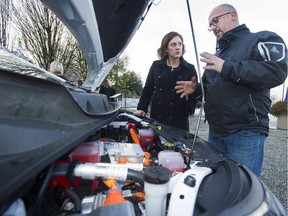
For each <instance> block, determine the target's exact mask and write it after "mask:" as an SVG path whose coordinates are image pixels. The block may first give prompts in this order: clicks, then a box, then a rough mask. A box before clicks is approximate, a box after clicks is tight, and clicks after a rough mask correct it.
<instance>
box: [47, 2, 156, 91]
mask: <svg viewBox="0 0 288 216" xmlns="http://www.w3.org/2000/svg"><path fill="white" fill-rule="evenodd" d="M41 1H42V2H43V3H44V4H45V5H47V6H48V7H49V8H50V9H51V10H52V11H53V12H54V13H55V14H56V15H57V17H58V18H59V19H60V20H61V21H62V22H63V23H64V24H65V25H66V27H68V29H69V30H70V31H71V33H72V34H73V35H74V37H75V38H76V39H77V41H78V42H79V45H80V47H81V49H82V50H83V52H84V55H85V58H86V60H87V64H88V69H89V73H88V75H87V78H86V80H85V82H84V84H83V87H84V88H86V89H91V90H92V91H93V90H95V89H96V87H98V86H99V85H100V84H101V82H102V81H103V80H104V78H105V77H106V75H107V74H108V72H109V70H110V69H111V68H112V67H113V65H114V63H115V62H116V61H117V58H118V57H119V56H120V54H121V53H122V52H123V50H124V48H125V47H126V46H127V45H128V43H129V41H130V40H131V38H132V36H133V35H134V33H135V31H136V30H137V29H138V27H139V26H140V24H141V22H142V20H143V19H142V17H143V15H144V13H145V12H146V10H147V8H148V6H149V3H150V2H151V1H150V0H109V1H103V0H82V1H79V0H61V1H58V0H41Z"/></svg>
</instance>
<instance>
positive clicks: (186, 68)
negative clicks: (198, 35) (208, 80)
mask: <svg viewBox="0 0 288 216" xmlns="http://www.w3.org/2000/svg"><path fill="white" fill-rule="evenodd" d="M193 76H195V77H196V78H197V73H196V70H195V68H194V66H193V65H192V64H189V63H188V62H187V61H185V60H184V58H183V57H181V59H180V65H179V67H178V68H175V69H172V68H171V67H169V66H167V64H166V59H163V60H157V61H154V62H153V64H152V66H151V67H150V70H149V73H148V76H147V79H146V83H145V86H144V88H143V91H142V95H141V98H140V100H139V104H138V107H137V109H138V110H143V111H145V112H146V113H147V111H148V106H149V105H150V104H151V118H153V119H155V120H157V121H159V122H161V123H166V124H168V125H170V126H174V127H177V128H181V129H184V130H186V131H189V124H188V115H189V112H190V111H191V110H192V111H193V110H194V109H193V108H195V103H193V100H195V98H196V96H198V95H199V94H200V93H201V92H199V91H201V90H200V88H198V89H199V91H198V90H197V92H195V93H194V94H193V95H191V96H189V100H188V101H186V99H185V98H180V94H177V93H176V91H175V86H176V82H177V81H180V80H185V81H187V80H191V78H192V77H193Z"/></svg>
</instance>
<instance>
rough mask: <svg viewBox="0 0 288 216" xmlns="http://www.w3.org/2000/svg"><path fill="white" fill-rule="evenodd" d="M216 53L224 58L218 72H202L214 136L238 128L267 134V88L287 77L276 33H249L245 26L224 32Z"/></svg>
mask: <svg viewBox="0 0 288 216" xmlns="http://www.w3.org/2000/svg"><path fill="white" fill-rule="evenodd" d="M216 55H217V56H219V57H220V58H222V59H224V60H225V63H224V65H223V68H222V71H221V74H220V73H216V72H214V71H208V70H206V71H205V72H204V74H203V84H204V89H205V97H206V98H205V100H206V103H205V106H204V107H205V114H206V118H207V120H208V123H209V126H210V130H211V132H212V133H213V135H214V136H218V137H221V136H225V135H228V134H231V133H233V132H235V131H238V130H250V131H254V132H259V133H262V134H265V135H268V131H269V118H268V112H269V109H270V105H271V100H270V89H271V88H273V87H276V86H278V85H280V84H282V83H283V82H284V81H285V79H286V76H287V47H286V46H285V44H284V41H283V40H282V39H281V38H280V37H279V36H278V35H277V34H275V33H273V32H268V31H261V32H258V33H251V32H250V31H249V29H248V28H247V27H246V26H245V25H241V26H238V27H237V28H235V29H233V30H231V31H229V32H226V33H225V34H223V36H222V37H221V38H220V39H219V41H218V47H217V50H216Z"/></svg>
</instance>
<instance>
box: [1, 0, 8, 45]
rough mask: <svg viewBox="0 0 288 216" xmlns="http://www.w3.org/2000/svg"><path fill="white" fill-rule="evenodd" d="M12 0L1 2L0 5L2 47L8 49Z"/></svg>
mask: <svg viewBox="0 0 288 216" xmlns="http://www.w3.org/2000/svg"><path fill="white" fill-rule="evenodd" d="M9 8H10V0H1V3H0V12H1V14H0V46H2V47H6V48H7V47H8V32H7V28H8V25H9V22H10V10H9Z"/></svg>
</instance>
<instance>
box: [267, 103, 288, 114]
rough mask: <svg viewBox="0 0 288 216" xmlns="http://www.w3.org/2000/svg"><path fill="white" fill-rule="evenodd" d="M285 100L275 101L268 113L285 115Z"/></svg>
mask: <svg viewBox="0 0 288 216" xmlns="http://www.w3.org/2000/svg"><path fill="white" fill-rule="evenodd" d="M287 109H288V107H287V101H277V102H276V103H274V104H273V105H272V106H271V108H270V113H271V114H272V115H273V116H276V117H278V116H280V115H287Z"/></svg>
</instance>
